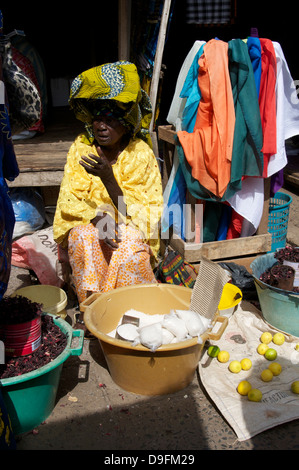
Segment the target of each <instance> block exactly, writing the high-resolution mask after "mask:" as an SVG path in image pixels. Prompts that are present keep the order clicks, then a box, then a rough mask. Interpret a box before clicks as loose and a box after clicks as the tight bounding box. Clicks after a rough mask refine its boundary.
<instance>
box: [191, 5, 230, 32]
mask: <svg viewBox="0 0 299 470" xmlns="http://www.w3.org/2000/svg"><path fill="white" fill-rule="evenodd" d="M232 3H233V2H232V1H231V0H187V3H186V22H187V23H188V24H200V25H209V26H211V25H215V24H217V25H219V24H222V25H223V24H229V23H231V22H232V21H233V19H234V16H235V12H234V10H233V4H232Z"/></svg>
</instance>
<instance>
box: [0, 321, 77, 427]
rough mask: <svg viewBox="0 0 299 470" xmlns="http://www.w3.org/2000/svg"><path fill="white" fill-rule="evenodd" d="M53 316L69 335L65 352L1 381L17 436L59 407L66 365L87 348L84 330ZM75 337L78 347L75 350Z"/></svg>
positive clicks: (4, 397) (4, 398)
mask: <svg viewBox="0 0 299 470" xmlns="http://www.w3.org/2000/svg"><path fill="white" fill-rule="evenodd" d="M47 315H50V316H52V317H53V320H54V323H55V324H56V325H58V326H59V328H60V329H61V330H62V332H63V333H64V334H65V335H66V336H67V346H66V348H65V349H64V351H63V352H62V353H61V354H60V355H59V356H58V357H57V358H56V359H54V360H53V361H51V362H50V363H49V364H46V365H45V366H43V367H40V368H39V369H37V370H35V371H32V372H28V373H27V374H22V375H19V376H17V377H12V378H9V379H0V387H1V392H2V396H3V400H4V402H5V406H6V409H7V412H8V414H9V416H10V420H11V425H12V429H13V432H14V434H15V435H18V434H22V433H24V432H28V431H31V430H32V429H34V428H35V427H36V426H38V425H39V424H41V423H42V422H43V421H45V419H47V418H48V417H49V416H50V414H51V413H52V411H53V409H54V407H55V401H56V394H57V390H58V385H59V380H60V375H61V370H62V366H63V363H64V362H65V361H66V360H67V359H68V357H69V356H71V355H72V356H79V355H80V354H81V353H82V349H83V339H84V332H83V330H73V329H72V327H71V326H70V325H69V324H68V323H67V322H66V321H65V320H63V319H61V318H59V317H57V316H54V315H51V314H49V313H48V314H47ZM74 337H79V341H78V343H79V344H78V345H77V346H76V347H74V348H73V347H72V341H73V338H74Z"/></svg>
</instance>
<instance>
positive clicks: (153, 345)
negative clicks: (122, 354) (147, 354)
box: [133, 322, 163, 352]
mask: <svg viewBox="0 0 299 470" xmlns="http://www.w3.org/2000/svg"><path fill="white" fill-rule="evenodd" d="M138 332H139V337H138V338H136V339H135V341H134V342H133V346H137V344H139V343H141V344H142V345H143V346H145V347H146V348H149V349H150V350H151V351H152V352H155V351H156V349H158V348H159V347H160V346H162V344H163V334H162V324H161V322H159V323H153V324H151V325H147V326H143V327H142V328H138Z"/></svg>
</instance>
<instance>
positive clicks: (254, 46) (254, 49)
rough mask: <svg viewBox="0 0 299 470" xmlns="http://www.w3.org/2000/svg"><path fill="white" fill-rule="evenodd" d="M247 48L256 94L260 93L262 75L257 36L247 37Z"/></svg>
mask: <svg viewBox="0 0 299 470" xmlns="http://www.w3.org/2000/svg"><path fill="white" fill-rule="evenodd" d="M247 48H248V53H249V57H250V60H251V64H252V68H253V74H254V80H255V86H256V91H257V96H259V94H260V84H261V75H262V50H261V42H260V40H259V38H255V37H251V36H250V37H248V38H247Z"/></svg>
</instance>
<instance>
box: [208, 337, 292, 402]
mask: <svg viewBox="0 0 299 470" xmlns="http://www.w3.org/2000/svg"><path fill="white" fill-rule="evenodd" d="M271 342H273V343H274V344H275V345H277V346H280V345H282V344H283V343H284V342H285V336H284V334H283V333H275V334H274V335H272V333H270V332H268V331H266V332H264V333H263V334H262V335H261V337H260V344H259V345H258V347H257V352H258V353H259V354H261V355H263V356H264V357H265V358H266V359H267V360H268V361H271V364H269V366H268V368H266V369H264V370H263V371H262V372H261V374H260V378H261V379H262V380H263V382H270V381H271V380H272V379H273V377H276V376H278V375H279V374H280V373H281V371H282V367H281V365H280V364H279V363H278V362H272V361H275V359H276V358H277V351H276V349H274V348H272V347H270V346H269V345H270V343H271ZM298 350H299V343H298ZM208 355H209V356H210V357H212V358H217V359H218V361H219V362H222V363H225V362H228V361H229V359H230V354H229V352H228V351H222V350H220V348H219V346H215V345H214V346H210V347H209V348H208ZM251 367H252V362H251V360H250V359H249V358H244V359H242V360H241V361H237V360H233V361H231V362H230V363H229V366H228V369H229V371H230V372H233V373H235V374H237V373H239V372H240V371H241V370H245V371H247V370H249V369H251ZM237 391H238V393H239V394H240V395H243V396H247V397H248V400H250V401H255V402H259V401H261V400H262V397H263V395H262V392H261V391H260V390H259V389H257V388H252V386H251V384H250V382H249V381H248V380H242V381H241V382H240V383H239V385H238V387H237ZM291 391H292V392H293V393H296V394H299V380H296V381H295V382H293V383H292V385H291Z"/></svg>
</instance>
